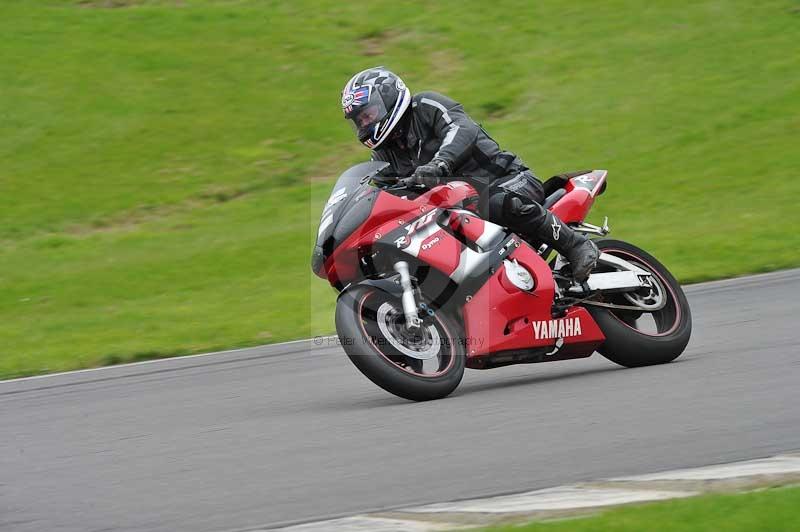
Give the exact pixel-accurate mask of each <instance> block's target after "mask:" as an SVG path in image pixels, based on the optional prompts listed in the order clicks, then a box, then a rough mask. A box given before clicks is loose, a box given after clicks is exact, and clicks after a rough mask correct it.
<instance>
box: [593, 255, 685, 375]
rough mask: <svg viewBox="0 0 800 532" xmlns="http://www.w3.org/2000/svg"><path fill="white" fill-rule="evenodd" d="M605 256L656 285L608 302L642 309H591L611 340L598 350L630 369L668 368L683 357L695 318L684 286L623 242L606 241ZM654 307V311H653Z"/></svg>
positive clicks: (645, 256)
mask: <svg viewBox="0 0 800 532" xmlns="http://www.w3.org/2000/svg"><path fill="white" fill-rule="evenodd" d="M594 242H595V244H597V247H599V248H600V250H601V251H602V252H603V253H608V254H610V255H614V256H617V257H620V258H622V259H625V260H626V261H628V262H631V263H633V264H635V265H637V266H639V267H640V268H643V269H644V270H647V271H649V272H650V273H651V274H652V286H651V287H650V288H648V289H646V290H642V291H639V292H635V293H632V294H627V295H624V294H613V295H611V296H610V300H609V301H606V302H608V303H615V304H620V305H625V306H632V305H636V304H639V305H641V306H642V311H641V312H639V311H630V310H616V309H608V308H603V307H597V306H591V305H587V306H586V308H587V309H588V311H589V312H590V313H591V315H592V317H593V318H594V320H595V321H596V322H597V324H598V325H599V326H600V329H601V330H602V331H603V334H604V335H605V337H606V340H605V342H604V343H603V345H602V346H601V347H600V348H599V349H598V351H599V352H600V354H602V355H603V356H604V357H606V358H607V359H609V360H611V361H612V362H616V363H617V364H619V365H621V366H625V367H629V368H633V367H640V366H650V365H654V364H664V363H667V362H671V361H672V360H675V359H676V358H678V357H679V356H680V355H681V354H682V353H683V351H684V349H686V345H687V344H688V343H689V338H690V337H691V334H692V314H691V310H690V309H689V302H688V301H687V299H686V295H685V294H684V293H683V289H681V286H680V284H679V283H678V281H676V280H675V278H674V277H673V276H672V274H671V273H670V272H669V270H667V268H666V267H665V266H664V265H663V264H661V263H660V262H659V261H658V260H657V259H656V258H655V257H653V256H652V255H650V254H649V253H647V252H646V251H644V250H642V249H639V248H638V247H636V246H634V245H633V244H629V243H627V242H623V241H621V240H612V239H601V240H595V241H594ZM653 309H655V310H653Z"/></svg>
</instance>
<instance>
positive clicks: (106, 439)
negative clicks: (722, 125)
mask: <svg viewBox="0 0 800 532" xmlns="http://www.w3.org/2000/svg"><path fill="white" fill-rule="evenodd" d="M687 293H688V294H689V299H690V302H691V305H692V309H693V313H694V336H693V339H692V342H691V343H690V345H689V348H688V350H687V352H686V353H685V354H684V356H683V357H681V358H680V359H678V361H676V362H674V363H672V364H667V365H664V366H658V367H650V368H642V369H635V370H628V369H622V368H619V367H617V366H615V365H614V364H612V363H610V362H608V361H606V360H605V359H603V358H602V357H600V356H599V355H595V356H593V357H592V358H590V359H586V360H582V361H572V362H558V363H550V364H535V365H527V366H514V367H509V368H502V369H497V370H491V371H486V372H478V371H469V372H468V373H467V375H466V377H465V379H464V382H463V383H462V385H461V387H460V388H459V389H458V390H457V391H456V393H455V394H454V395H453V396H451V397H450V398H448V399H445V400H441V401H437V402H430V403H422V404H414V403H409V402H406V401H403V400H400V399H397V398H394V397H393V396H390V395H388V394H386V393H385V392H383V391H382V390H380V389H378V388H377V387H375V386H374V385H372V384H371V383H370V382H368V381H367V380H366V379H365V378H363V377H362V376H361V375H360V374H358V373H357V372H356V370H355V368H354V367H352V366H351V364H350V363H349V362H348V361H347V360H346V358H345V357H344V355H343V354H342V352H341V350H340V349H339V348H338V347H335V346H321V347H314V346H313V343H310V342H300V343H294V344H289V345H282V346H272V347H263V348H257V349H249V350H242V351H237V352H229V353H222V354H214V355H209V356H201V357H195V358H186V359H173V360H168V361H160V362H155V363H148V364H140V365H132V366H124V367H117V368H110V369H102V370H99V371H88V372H81V373H73V374H64V375H58V376H50V377H45V378H34V379H28V380H21V381H9V382H5V383H0V431H2V432H0V434H1V436H0V530H3V531H11V530H13V531H15V532H16V531H45V530H46V531H81V532H86V531H101V530H102V531H111V530H126V531H155V530H158V531H177V530H187V531H197V532H204V531H215V532H216V531H221V530H246V529H248V528H257V527H263V526H265V525H270V526H275V525H278V524H284V523H289V522H297V521H306V520H312V519H321V518H327V517H331V516H336V515H343V514H350V513H356V512H363V511H367V510H375V509H383V508H390V507H399V506H405V505H416V504H424V503H431V502H437V501H447V500H452V499H459V498H466V497H477V496H484V495H489V494H497V493H506V492H513V491H522V490H530V489H535V488H540V487H548V486H555V485H559V484H564V483H568V482H575V481H581V480H592V479H597V478H603V477H611V476H620V475H634V474H641V473H648V472H654V471H659V470H664V469H671V468H681V467H691V466H700V465H704V464H711V463H719V462H728V461H733V460H741V459H748V458H757V457H762V456H769V455H774V454H777V453H780V452H784V451H791V450H796V449H800V408H798V405H800V341H798V333H800V321H798V310H800V308H799V307H800V305H798V299H800V270H794V271H788V272H780V273H776V274H768V275H764V276H757V277H752V278H745V279H740V280H734V281H723V282H719V283H710V284H705V285H696V286H693V287H689V288H688V289H687Z"/></svg>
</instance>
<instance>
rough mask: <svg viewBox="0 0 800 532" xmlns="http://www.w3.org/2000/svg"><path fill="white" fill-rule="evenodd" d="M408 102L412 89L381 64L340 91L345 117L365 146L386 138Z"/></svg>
mask: <svg viewBox="0 0 800 532" xmlns="http://www.w3.org/2000/svg"><path fill="white" fill-rule="evenodd" d="M410 104H411V91H409V90H408V88H407V87H406V84H405V83H403V80H402V79H400V78H399V77H398V76H397V75H396V74H394V73H392V72H391V71H389V70H386V69H385V68H384V67H382V66H380V67H375V68H368V69H366V70H362V71H361V72H359V73H358V74H356V75H355V76H353V77H352V78H350V81H348V82H347V85H345V86H344V90H343V91H342V110H343V111H344V117H345V119H347V120H348V121H349V122H350V124H351V125H352V126H353V130H354V131H355V133H356V135H357V136H358V140H360V141H361V142H362V143H363V144H364V145H365V146H366V147H367V148H370V149H375V148H377V147H378V146H380V145H381V144H382V143H383V141H385V140H386V139H387V138H389V136H390V134H391V133H392V130H394V129H395V128H396V127H397V125H398V123H400V121H401V120H402V118H403V115H404V114H405V112H406V109H408V106H409V105H410Z"/></svg>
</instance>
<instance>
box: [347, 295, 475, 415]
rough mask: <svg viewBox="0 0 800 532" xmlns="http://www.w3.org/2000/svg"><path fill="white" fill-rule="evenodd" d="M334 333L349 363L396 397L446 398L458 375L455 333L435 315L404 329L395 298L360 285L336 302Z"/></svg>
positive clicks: (460, 364) (460, 359) (460, 351)
mask: <svg viewBox="0 0 800 532" xmlns="http://www.w3.org/2000/svg"><path fill="white" fill-rule="evenodd" d="M336 331H337V333H338V335H339V340H340V342H341V344H342V346H343V348H344V350H345V353H347V356H348V357H349V358H350V360H351V361H352V362H353V364H354V365H355V366H356V367H357V368H358V369H359V371H361V373H363V374H364V375H365V376H366V377H367V378H368V379H369V380H371V381H372V382H373V383H375V384H377V385H378V386H380V387H381V388H383V389H384V390H386V391H387V392H389V393H392V394H394V395H397V396H398V397H402V398H404V399H409V400H411V401H429V400H432V399H440V398H442V397H445V396H447V395H449V394H450V393H451V392H452V391H453V390H455V389H456V387H457V386H458V384H459V383H460V382H461V378H462V377H463V376H464V368H465V365H466V360H465V353H464V347H463V345H462V343H461V342H460V341H459V340H460V338H461V335H460V329H459V328H458V326H457V325H456V324H455V322H453V320H451V319H450V318H449V317H448V316H446V315H444V314H443V313H441V312H439V313H436V314H434V315H433V316H432V317H429V318H428V319H427V320H426V321H425V323H424V324H423V326H422V327H421V328H419V329H414V330H411V331H409V330H408V329H407V328H406V327H405V317H404V315H403V311H402V304H401V302H400V299H399V298H397V297H395V296H393V295H391V294H389V293H387V292H384V291H382V290H379V289H377V288H374V287H369V286H360V287H356V288H353V289H351V290H348V291H347V292H345V293H344V294H342V295H341V296H340V297H339V300H338V302H337V304H336Z"/></svg>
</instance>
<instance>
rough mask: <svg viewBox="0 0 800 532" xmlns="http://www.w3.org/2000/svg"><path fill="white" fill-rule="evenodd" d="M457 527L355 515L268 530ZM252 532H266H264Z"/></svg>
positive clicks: (424, 531) (419, 531)
mask: <svg viewBox="0 0 800 532" xmlns="http://www.w3.org/2000/svg"><path fill="white" fill-rule="evenodd" d="M454 528H458V525H454V524H450V523H426V522H423V521H410V520H405V519H385V518H383V517H369V516H365V515H357V516H354V517H344V518H342V519H331V520H329V521H317V522H316V523H307V524H304V525H294V526H289V527H285V528H275V529H270V530H272V531H278V530H279V531H281V532H429V531H435V530H453V529H454ZM253 532H267V531H266V530H262V531H258V530H254V531H253Z"/></svg>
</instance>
